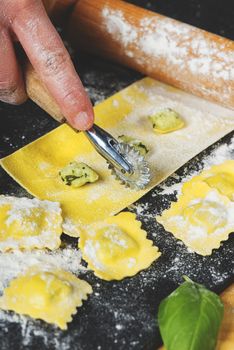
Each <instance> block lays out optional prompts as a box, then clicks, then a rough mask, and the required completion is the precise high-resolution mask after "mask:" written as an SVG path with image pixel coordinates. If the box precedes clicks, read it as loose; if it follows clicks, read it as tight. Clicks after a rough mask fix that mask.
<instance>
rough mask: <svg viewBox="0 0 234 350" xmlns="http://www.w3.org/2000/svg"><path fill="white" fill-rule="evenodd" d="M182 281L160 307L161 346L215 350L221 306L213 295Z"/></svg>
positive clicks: (195, 284) (217, 298)
mask: <svg viewBox="0 0 234 350" xmlns="http://www.w3.org/2000/svg"><path fill="white" fill-rule="evenodd" d="M185 279H186V281H185V282H184V283H183V284H181V285H180V286H179V287H178V288H177V289H176V290H175V291H174V292H173V293H171V294H170V295H169V296H168V297H167V298H165V299H164V300H163V301H162V302H161V304H160V306H159V312H158V323H159V329H160V332H161V336H162V339H163V342H164V345H165V347H166V349H167V350H214V349H215V345H216V341H217V336H218V331H219V327H220V324H221V321H222V318H223V304H222V302H221V300H220V298H219V296H218V295H216V294H215V293H213V292H211V291H209V290H207V289H206V288H205V287H204V286H202V285H201V284H198V283H195V282H193V281H191V280H190V279H188V278H187V277H186V278H185Z"/></svg>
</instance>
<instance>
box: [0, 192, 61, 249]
mask: <svg viewBox="0 0 234 350" xmlns="http://www.w3.org/2000/svg"><path fill="white" fill-rule="evenodd" d="M61 234H62V215H61V208H60V205H59V203H57V202H50V201H47V200H45V201H40V200H38V199H36V198H34V199H29V198H16V197H10V196H0V251H2V252H4V251H7V250H15V249H33V248H49V249H51V250H53V249H57V248H58V247H59V246H60V243H61V240H60V236H61Z"/></svg>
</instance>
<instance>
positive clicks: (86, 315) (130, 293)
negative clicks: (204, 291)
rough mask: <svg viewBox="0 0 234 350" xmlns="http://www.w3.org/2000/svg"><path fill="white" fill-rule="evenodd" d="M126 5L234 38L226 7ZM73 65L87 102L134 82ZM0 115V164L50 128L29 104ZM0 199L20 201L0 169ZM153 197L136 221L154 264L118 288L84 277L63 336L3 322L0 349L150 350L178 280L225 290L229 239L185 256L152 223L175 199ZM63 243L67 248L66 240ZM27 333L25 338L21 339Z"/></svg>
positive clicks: (87, 62)
mask: <svg viewBox="0 0 234 350" xmlns="http://www.w3.org/2000/svg"><path fill="white" fill-rule="evenodd" d="M131 2H132V3H138V4H139V5H140V6H144V7H147V8H151V9H153V10H155V11H158V12H161V13H163V14H165V15H168V16H171V17H174V18H177V19H179V20H182V21H184V22H187V23H190V24H193V25H196V26H198V27H201V28H204V29H207V30H210V31H213V32H215V33H217V34H221V35H224V36H227V37H229V38H232V39H233V38H234V22H233V18H234V5H233V2H232V1H224V0H223V1H222V2H221V1H212V0H200V1H199V0H194V1H193V0H191V1H187V0H176V1H175V0H168V1H165V0H158V1H143V0H139V1H131ZM75 59H78V62H79V64H78V65H77V69H78V71H79V73H80V76H81V78H82V80H83V82H84V84H85V86H86V87H87V89H88V91H89V93H90V95H91V98H92V99H93V102H96V101H99V100H101V99H103V98H105V97H107V96H110V95H111V94H113V93H114V92H116V91H118V90H119V89H121V88H123V87H124V86H127V85H128V84H130V83H131V82H133V81H135V80H137V79H138V78H139V77H140V75H139V74H138V73H135V72H133V71H130V70H127V69H126V68H122V67H120V66H117V65H115V64H112V63H109V62H105V61H104V60H101V59H97V58H95V57H91V56H85V55H79V56H78V57H75ZM100 77H102V78H101V79H100ZM0 114H1V124H0V157H3V156H6V155H8V154H10V153H11V152H13V151H15V150H16V149H18V148H20V147H22V146H23V145H25V144H27V143H29V142H31V141H33V140H34V139H36V138H38V137H39V136H41V135H43V134H45V133H46V132H48V131H49V130H51V129H53V128H54V127H55V126H56V125H57V123H56V122H55V121H53V120H52V119H51V118H50V117H48V116H47V115H46V113H45V112H43V111H42V110H41V109H40V108H39V107H37V106H35V105H34V104H33V103H32V102H30V101H28V102H27V103H25V104H24V105H22V106H19V107H15V106H9V105H6V104H3V103H0ZM231 136H232V135H228V136H227V137H225V138H224V139H223V140H221V141H220V142H219V144H220V143H222V144H224V143H228V142H229V141H230V138H231ZM216 146H217V145H216ZM216 146H212V147H211V148H210V149H209V150H206V151H205V152H203V153H202V154H200V155H199V156H198V157H196V158H195V159H193V160H192V161H190V162H189V163H188V164H187V165H186V166H184V167H183V168H181V169H180V170H179V171H178V172H177V173H178V175H179V178H178V180H177V181H179V180H181V178H182V177H183V176H185V175H187V174H188V173H189V172H190V171H194V169H196V167H199V166H200V164H201V163H202V160H203V159H204V158H205V157H206V155H207V154H209V153H210V152H211V151H212V149H214V147H216ZM173 181H175V179H174V178H169V179H168V180H167V183H168V184H170V183H173ZM0 192H1V193H3V194H12V195H19V196H23V195H27V193H26V192H25V191H24V190H23V189H22V188H20V186H19V185H17V184H16V183H15V182H14V181H13V180H12V179H11V178H10V177H9V176H8V175H7V174H6V173H5V172H4V171H3V170H2V169H0ZM160 193H161V189H160V187H156V188H155V189H154V190H152V191H151V192H150V193H148V194H147V195H146V196H144V197H143V198H142V199H141V200H140V201H139V202H138V204H140V205H142V207H143V208H144V209H143V211H142V213H141V214H140V215H139V219H141V221H142V222H143V227H144V228H145V229H146V230H147V232H148V233H149V237H150V238H152V239H153V241H154V243H155V244H156V245H158V246H159V248H160V251H161V252H162V257H161V258H160V259H159V261H158V262H157V263H154V264H153V265H152V266H151V267H150V268H149V269H148V270H146V271H144V272H141V273H139V274H138V275H137V276H135V277H133V278H131V279H129V278H128V279H125V280H123V281H120V282H104V281H101V280H99V279H97V278H96V277H94V275H93V274H92V273H86V274H85V276H84V278H85V279H86V280H87V281H89V282H90V283H91V284H92V286H93V289H94V294H93V295H92V297H91V298H90V299H89V300H88V301H87V302H85V304H84V306H83V307H82V308H81V309H79V311H78V314H77V315H76V316H75V317H74V321H73V322H72V323H71V324H70V325H69V329H68V331H65V332H62V331H59V330H57V329H55V328H54V327H52V326H49V325H46V324H45V323H43V322H40V321H29V322H28V324H27V326H26V328H25V330H24V332H23V331H22V327H21V326H20V325H19V324H18V323H9V325H7V326H6V327H1V328H0V346H1V349H2V350H4V349H15V350H22V349H30V350H31V349H35V350H36V349H41V350H43V349H61V350H67V349H80V350H94V349H99V350H112V349H113V350H114V349H116V350H125V349H126V350H131V349H135V350H140V349H145V350H155V349H156V348H157V346H159V345H160V343H161V339H160V335H159V332H158V329H157V326H156V315H157V307H158V304H159V302H160V301H161V299H162V298H163V297H165V296H166V295H168V293H170V292H171V291H172V290H173V289H174V288H175V287H176V286H177V285H178V284H179V283H180V282H181V281H182V275H188V276H189V277H191V278H192V279H194V280H195V281H197V282H200V283H204V284H205V285H206V286H207V287H209V288H212V289H213V290H215V291H217V292H220V291H221V290H222V289H223V288H224V287H225V286H226V285H227V284H228V283H230V281H231V279H232V277H233V269H234V266H233V260H232V255H233V243H234V239H233V236H232V237H230V238H229V240H228V241H226V242H224V243H223V244H222V246H221V248H220V249H218V250H216V251H214V252H213V254H212V255H211V256H209V257H201V256H198V255H197V254H194V253H193V254H191V253H188V252H187V249H186V248H185V246H184V245H183V244H178V242H177V241H176V240H175V239H174V238H173V237H172V235H171V234H169V233H167V232H165V231H164V230H163V228H162V227H161V226H160V225H159V224H157V223H156V221H155V219H154V216H155V214H156V213H158V212H160V211H162V210H163V209H164V208H166V207H168V206H169V203H170V201H171V200H175V195H162V194H160ZM145 203H148V204H147V205H145ZM133 210H134V209H133ZM156 232H157V234H156V235H155V233H156ZM70 241H71V242H73V240H72V239H71V240H70ZM74 244H75V240H74ZM1 325H2V323H1ZM32 329H34V331H33V336H31V337H30V339H29V340H27V339H28V337H29V334H30V332H32ZM35 329H36V331H35Z"/></svg>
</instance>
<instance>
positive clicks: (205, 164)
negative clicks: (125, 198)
mask: <svg viewBox="0 0 234 350" xmlns="http://www.w3.org/2000/svg"><path fill="white" fill-rule="evenodd" d="M229 159H234V137H232V139H231V141H230V143H228V144H223V145H219V146H218V147H217V148H215V149H214V150H213V151H212V152H211V154H210V155H209V156H208V157H205V158H204V160H203V161H202V162H201V164H200V167H199V169H196V170H194V171H192V172H191V173H189V175H187V176H183V178H182V180H181V181H179V178H178V175H177V174H173V175H172V178H174V179H175V180H176V181H177V182H176V183H174V184H172V185H171V184H170V185H167V183H166V182H164V183H163V184H161V185H159V187H160V189H161V190H162V192H161V193H162V194H166V195H170V194H173V193H178V194H180V193H181V188H182V185H183V183H185V182H187V181H189V180H190V179H191V178H192V177H194V176H196V175H197V174H198V173H200V172H201V170H207V169H209V168H210V167H211V166H212V165H218V164H221V163H223V162H224V161H225V160H229ZM185 172H186V168H185ZM178 181H179V182H178Z"/></svg>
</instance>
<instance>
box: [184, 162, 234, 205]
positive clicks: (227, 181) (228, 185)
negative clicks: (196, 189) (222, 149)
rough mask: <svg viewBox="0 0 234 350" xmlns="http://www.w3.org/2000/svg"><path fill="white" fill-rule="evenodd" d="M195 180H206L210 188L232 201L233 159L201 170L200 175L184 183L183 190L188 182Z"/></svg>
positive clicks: (233, 184) (233, 197)
mask: <svg viewBox="0 0 234 350" xmlns="http://www.w3.org/2000/svg"><path fill="white" fill-rule="evenodd" d="M197 181H204V182H206V183H207V184H208V185H209V186H210V187H211V188H216V189H217V190H218V191H219V192H220V193H221V194H223V195H225V196H227V197H228V198H229V199H230V200H232V201H234V160H227V161H225V162H223V163H222V164H219V165H214V166H212V167H211V168H210V169H208V170H205V171H202V173H201V174H200V175H198V176H195V177H193V178H192V179H191V180H190V181H188V182H187V183H185V184H184V186H183V191H186V189H187V187H189V186H190V183H192V182H197Z"/></svg>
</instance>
